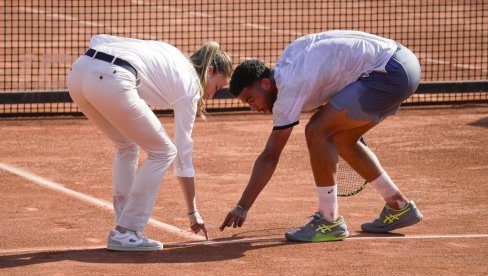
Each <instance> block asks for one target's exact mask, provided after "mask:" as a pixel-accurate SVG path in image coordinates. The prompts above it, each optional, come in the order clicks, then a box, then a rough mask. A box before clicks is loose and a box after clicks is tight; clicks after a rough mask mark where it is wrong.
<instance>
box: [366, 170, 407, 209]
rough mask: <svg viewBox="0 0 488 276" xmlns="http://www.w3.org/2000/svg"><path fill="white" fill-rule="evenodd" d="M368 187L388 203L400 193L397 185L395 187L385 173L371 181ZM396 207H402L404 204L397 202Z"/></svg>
mask: <svg viewBox="0 0 488 276" xmlns="http://www.w3.org/2000/svg"><path fill="white" fill-rule="evenodd" d="M369 185H371V186H372V187H373V188H374V189H375V190H376V191H377V192H378V193H379V194H380V195H381V196H382V197H383V199H384V200H385V201H386V202H389V201H390V200H391V198H392V197H394V196H395V195H397V194H398V193H399V192H400V190H399V189H398V187H397V185H395V182H393V180H391V178H390V176H389V175H388V174H387V173H386V172H385V171H384V172H383V173H382V174H380V176H378V178H376V179H375V180H373V181H371V183H370V184H369ZM398 205H399V206H402V205H404V203H403V202H400V201H399V202H398Z"/></svg>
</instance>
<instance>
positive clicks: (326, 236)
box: [285, 212, 349, 242]
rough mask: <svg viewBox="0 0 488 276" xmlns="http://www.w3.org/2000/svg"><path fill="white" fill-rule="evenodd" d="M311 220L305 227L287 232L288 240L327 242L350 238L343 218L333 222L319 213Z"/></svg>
mask: <svg viewBox="0 0 488 276" xmlns="http://www.w3.org/2000/svg"><path fill="white" fill-rule="evenodd" d="M311 218H312V219H311V220H310V222H309V223H307V224H305V225H304V226H302V227H299V228H297V229H294V230H291V231H288V232H286V233H285V237H286V239H287V240H289V241H300V242H326V241H340V240H343V239H345V238H347V237H348V236H349V232H348V231H347V225H346V223H345V222H344V218H343V217H339V218H338V219H337V220H336V221H334V222H331V221H328V220H327V219H326V218H324V217H323V216H322V215H320V213H318V212H317V213H315V214H314V215H313V216H312V217H311Z"/></svg>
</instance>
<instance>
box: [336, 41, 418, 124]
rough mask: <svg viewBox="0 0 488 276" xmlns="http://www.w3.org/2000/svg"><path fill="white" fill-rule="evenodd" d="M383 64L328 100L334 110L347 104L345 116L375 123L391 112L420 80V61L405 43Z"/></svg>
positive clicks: (413, 90)
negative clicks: (383, 69) (381, 67)
mask: <svg viewBox="0 0 488 276" xmlns="http://www.w3.org/2000/svg"><path fill="white" fill-rule="evenodd" d="M398 47H399V48H398V49H397V51H396V52H395V53H394V54H393V56H392V57H391V58H390V60H389V61H388V63H387V64H386V66H385V69H386V72H377V71H373V72H371V73H369V74H365V75H364V76H362V77H361V78H359V79H358V80H357V81H355V82H353V83H351V84H349V85H348V86H346V87H345V88H344V89H342V90H341V91H339V93H337V94H336V95H335V96H334V97H332V99H331V100H330V101H329V103H330V104H332V106H334V107H335V108H336V109H337V110H342V109H344V108H348V110H349V111H348V118H350V119H357V120H367V121H371V122H374V123H379V122H381V121H382V120H383V119H385V118H386V117H387V116H390V115H394V114H395V113H396V112H397V111H398V108H400V104H401V103H402V102H403V101H404V100H406V99H407V98H408V97H410V96H411V95H412V94H413V93H414V92H415V90H416V89H417V87H418V85H419V82H420V72H421V71H420V63H419V61H418V59H417V57H416V56H415V55H414V54H413V53H412V52H411V51H410V50H409V49H408V48H406V47H405V46H402V45H399V46H398Z"/></svg>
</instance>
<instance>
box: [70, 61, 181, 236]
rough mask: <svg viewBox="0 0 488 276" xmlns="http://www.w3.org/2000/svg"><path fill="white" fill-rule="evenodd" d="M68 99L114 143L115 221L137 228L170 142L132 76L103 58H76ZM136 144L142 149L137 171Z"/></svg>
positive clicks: (152, 198) (172, 150)
mask: <svg viewBox="0 0 488 276" xmlns="http://www.w3.org/2000/svg"><path fill="white" fill-rule="evenodd" d="M67 82H68V89H69V93H70V95H71V98H72V99H73V101H74V102H75V103H76V105H77V106H78V107H79V108H80V110H81V111H82V112H83V113H84V114H85V116H86V117H87V118H88V119H89V120H90V121H91V122H93V123H94V124H95V125H96V126H97V127H98V128H99V129H100V130H101V131H102V132H103V133H104V134H105V135H107V136H108V138H109V139H110V140H111V141H112V142H113V144H114V145H115V149H116V153H115V157H114V160H113V167H112V172H113V173H112V187H113V192H112V196H113V205H114V212H115V223H116V224H117V225H120V226H122V227H125V228H127V229H131V230H135V231H141V232H142V231H143V230H144V228H145V226H146V224H147V222H148V220H149V218H150V216H151V213H152V210H153V208H154V204H155V202H156V198H157V194H158V191H159V187H160V183H161V181H162V179H163V176H164V174H165V172H166V171H167V170H168V167H169V166H170V164H171V162H172V161H173V159H174V158H175V156H176V147H175V146H174V145H173V143H172V142H171V140H170V139H169V137H168V136H167V134H166V132H165V130H164V128H163V126H162V125H161V122H160V121H159V119H158V118H157V117H156V116H155V115H154V113H153V112H152V110H151V109H150V108H149V107H148V106H147V104H146V103H145V102H144V100H142V99H141V98H140V97H139V95H138V93H137V87H136V79H135V76H134V75H132V74H131V73H130V72H129V71H127V70H125V69H123V68H122V67H119V66H117V65H112V64H110V63H108V62H105V61H101V60H96V59H93V58H90V57H88V56H82V57H80V58H79V59H78V60H77V61H76V62H75V63H74V64H73V65H72V68H71V71H70V73H69V74H68V80H67ZM139 146H140V147H141V148H142V149H143V150H145V151H146V152H147V154H148V157H147V159H146V160H144V162H143V164H142V166H141V168H140V170H139V172H137V166H138V158H139Z"/></svg>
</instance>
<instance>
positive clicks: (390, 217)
mask: <svg viewBox="0 0 488 276" xmlns="http://www.w3.org/2000/svg"><path fill="white" fill-rule="evenodd" d="M407 207H408V205H407ZM408 211H410V208H407V209H406V210H404V211H402V212H401V213H398V214H394V215H388V216H387V217H385V220H383V223H388V224H391V223H393V222H395V221H396V220H400V217H401V216H402V215H403V214H405V213H407V212H408Z"/></svg>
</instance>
